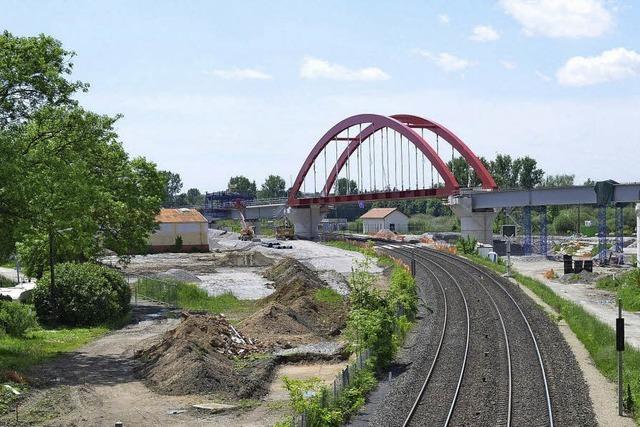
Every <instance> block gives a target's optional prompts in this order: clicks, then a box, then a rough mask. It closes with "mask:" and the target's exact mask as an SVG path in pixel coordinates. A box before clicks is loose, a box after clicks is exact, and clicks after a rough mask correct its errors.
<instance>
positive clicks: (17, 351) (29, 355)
mask: <svg viewBox="0 0 640 427" xmlns="http://www.w3.org/2000/svg"><path fill="white" fill-rule="evenodd" d="M108 330H109V328H108V327H106V326H95V327H91V328H60V329H39V330H34V331H31V332H27V334H26V336H25V337H23V338H16V337H11V336H8V335H2V336H0V367H1V368H0V369H2V370H5V369H6V370H15V371H18V372H21V371H24V370H25V369H27V368H29V367H30V366H32V365H35V364H38V363H41V362H43V361H45V360H47V359H50V358H52V357H55V356H58V355H59V354H61V353H65V352H69V351H72V350H75V349H76V348H78V347H80V346H82V345H84V344H86V343H88V342H89V341H92V340H94V339H96V338H98V337H100V336H102V335H104V334H105V333H106V332H107V331H108Z"/></svg>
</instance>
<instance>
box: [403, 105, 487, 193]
mask: <svg viewBox="0 0 640 427" xmlns="http://www.w3.org/2000/svg"><path fill="white" fill-rule="evenodd" d="M391 117H392V118H394V119H396V120H398V121H399V122H402V123H404V124H406V125H407V126H409V127H410V128H413V129H415V128H422V129H428V130H430V131H432V132H433V133H435V134H436V135H438V136H439V137H440V138H442V139H444V140H445V141H446V142H448V143H449V144H450V145H451V146H453V148H455V149H456V150H457V151H458V152H459V153H460V155H461V156H462V157H463V158H464V159H465V160H466V161H467V163H468V164H469V165H470V166H471V167H472V168H473V170H474V171H475V173H476V175H478V178H480V181H481V182H482V188H484V189H487V190H495V189H497V188H498V186H497V185H496V182H495V181H494V179H493V177H492V176H491V173H489V171H488V170H487V168H486V167H485V166H484V164H483V163H482V161H481V160H480V159H479V158H478V156H476V155H475V154H474V153H473V151H471V149H469V147H468V146H467V144H465V143H464V142H463V141H462V140H461V139H460V138H458V136H457V135H456V134H454V133H453V132H451V131H450V130H449V129H447V128H446V127H444V126H442V125H441V124H439V123H436V122H434V121H432V120H428V119H425V118H423V117H419V116H413V115H410V114H394V115H393V116H391Z"/></svg>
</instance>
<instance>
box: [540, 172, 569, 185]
mask: <svg viewBox="0 0 640 427" xmlns="http://www.w3.org/2000/svg"><path fill="white" fill-rule="evenodd" d="M575 177H576V176H575V175H564V174H560V175H548V176H547V177H546V178H545V179H544V182H543V184H542V186H543V187H569V186H572V185H573V180H574V179H575Z"/></svg>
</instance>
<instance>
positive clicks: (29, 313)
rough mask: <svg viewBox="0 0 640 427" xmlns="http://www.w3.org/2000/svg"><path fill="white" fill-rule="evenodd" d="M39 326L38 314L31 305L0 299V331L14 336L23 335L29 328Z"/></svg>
mask: <svg viewBox="0 0 640 427" xmlns="http://www.w3.org/2000/svg"><path fill="white" fill-rule="evenodd" d="M37 326H38V322H37V321H36V314H35V313H34V312H33V310H32V309H31V307H30V306H28V305H24V304H20V303H19V302H9V301H0V331H4V332H6V333H7V334H9V335H11V336H13V337H22V336H24V334H25V333H26V332H27V331H28V330H29V329H33V328H36V327H37Z"/></svg>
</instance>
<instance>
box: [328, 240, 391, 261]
mask: <svg viewBox="0 0 640 427" xmlns="http://www.w3.org/2000/svg"><path fill="white" fill-rule="evenodd" d="M325 244H326V245H327V246H332V247H334V248H338V249H342V250H345V251H353V252H360V253H361V254H363V255H364V256H367V257H369V258H373V259H375V260H376V261H377V262H378V265H380V266H382V267H393V266H395V265H396V263H395V261H394V260H393V258H391V257H390V256H387V255H384V254H379V253H377V252H376V251H375V249H374V248H373V244H372V242H371V241H369V242H367V243H356V242H348V241H342V240H331V241H328V242H326V243H325Z"/></svg>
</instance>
